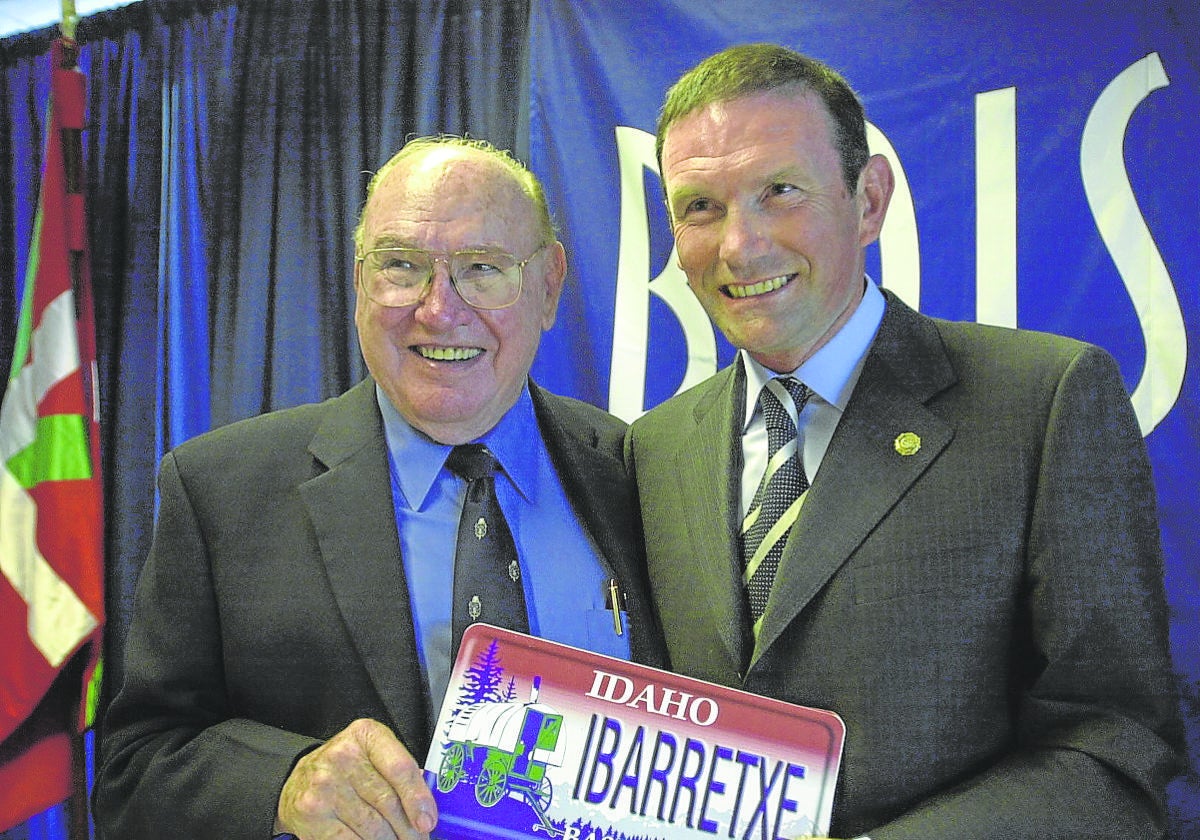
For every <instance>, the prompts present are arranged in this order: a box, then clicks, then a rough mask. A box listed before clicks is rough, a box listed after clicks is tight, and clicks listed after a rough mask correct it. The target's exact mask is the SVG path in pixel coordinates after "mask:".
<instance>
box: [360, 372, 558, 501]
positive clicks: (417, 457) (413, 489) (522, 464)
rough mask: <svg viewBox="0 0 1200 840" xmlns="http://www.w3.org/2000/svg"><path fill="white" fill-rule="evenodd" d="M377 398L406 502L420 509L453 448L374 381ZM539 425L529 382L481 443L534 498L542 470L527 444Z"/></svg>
mask: <svg viewBox="0 0 1200 840" xmlns="http://www.w3.org/2000/svg"><path fill="white" fill-rule="evenodd" d="M375 399H376V401H377V402H378V403H379V412H380V414H381V415H382V416H383V430H384V435H385V436H386V438H387V447H388V455H389V457H390V458H391V462H392V473H393V474H394V475H395V476H396V481H397V483H398V484H399V485H400V491H401V493H402V494H403V496H404V502H405V503H406V504H407V505H408V506H409V507H410V508H412V509H413V510H420V509H421V508H422V507H424V505H425V502H426V499H427V498H428V496H429V492H430V490H431V489H432V488H433V484H434V482H435V481H436V480H437V477H438V473H439V472H440V471H441V469H442V467H443V465H444V464H445V463H446V457H447V456H448V455H449V454H450V450H451V448H452V447H450V446H448V445H446V444H444V443H438V442H437V441H435V440H433V439H432V438H430V437H429V436H428V435H426V434H425V433H424V432H421V431H419V430H418V429H415V428H413V427H412V426H411V425H409V423H408V421H407V420H405V419H404V418H403V417H402V416H401V415H400V412H399V411H397V410H396V407H395V406H394V405H392V401H391V400H389V399H388V398H387V395H386V394H384V393H383V389H382V388H381V387H380V386H379V384H378V383H376V385H375ZM536 428H537V418H536V416H535V415H534V413H533V400H532V399H531V398H530V396H529V386H528V384H526V385H525V386H524V387H523V388H522V389H521V393H520V395H519V396H518V397H517V401H516V403H515V404H514V405H513V407H512V408H510V409H509V410H508V411H507V412H505V414H504V416H503V417H501V418H500V422H499V423H497V424H496V425H495V426H493V427H492V429H491V430H490V431H488V432H487V433H486V434H484V435H483V436H482V437H480V438H479V439H478V440H477V441H476V442H477V443H482V444H484V445H485V446H487V448H488V450H489V451H490V452H491V453H492V454H493V455H495V456H496V460H498V461H499V462H500V468H501V470H502V471H503V473H504V474H505V475H506V476H508V479H509V481H511V482H512V484H513V486H514V487H516V489H517V492H518V493H520V494H521V495H522V496H523V497H525V498H526V499H528V498H530V496H531V493H532V490H533V487H534V477H535V475H536V472H537V463H536V459H535V458H531V457H529V453H530V447H529V444H528V436H529V434H530V430H531V429H536Z"/></svg>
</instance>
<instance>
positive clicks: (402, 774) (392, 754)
mask: <svg viewBox="0 0 1200 840" xmlns="http://www.w3.org/2000/svg"><path fill="white" fill-rule="evenodd" d="M436 823H437V806H436V805H435V803H434V799H433V794H432V793H431V792H430V790H429V788H428V786H427V785H426V784H425V781H424V779H423V778H422V775H421V768H420V765H418V764H417V762H416V760H415V759H414V758H413V757H412V755H411V754H410V753H409V752H408V750H407V749H406V748H405V747H404V745H403V744H401V743H400V741H399V740H398V739H397V738H396V736H395V735H394V734H393V733H392V731H391V730H390V729H388V728H387V727H386V726H384V725H383V724H381V723H379V722H377V721H372V720H358V721H355V722H354V723H352V724H350V725H349V726H348V727H346V728H345V729H344V730H342V731H341V732H339V733H338V734H337V735H335V736H334V737H332V738H331V739H329V741H327V742H326V743H324V744H322V745H321V746H320V747H318V748H317V749H316V750H314V751H313V752H311V753H309V754H308V755H306V756H304V757H302V758H301V759H300V760H299V761H298V762H297V763H296V766H295V768H294V769H293V770H292V773H291V775H289V776H288V779H287V781H286V782H284V786H283V790H282V792H281V793H280V797H279V809H278V819H277V821H276V829H277V830H278V831H289V832H291V833H293V834H296V835H297V836H299V837H301V838H303V840H343V838H347V840H349V838H362V840H419V838H424V837H426V836H427V835H428V833H429V832H430V831H432V830H433V827H434V826H435V825H436Z"/></svg>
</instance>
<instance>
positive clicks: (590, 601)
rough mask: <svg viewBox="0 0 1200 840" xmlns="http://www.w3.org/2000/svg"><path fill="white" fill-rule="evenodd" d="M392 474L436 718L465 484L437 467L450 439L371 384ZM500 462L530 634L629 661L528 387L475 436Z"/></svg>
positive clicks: (446, 671) (499, 492) (500, 490)
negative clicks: (410, 418)
mask: <svg viewBox="0 0 1200 840" xmlns="http://www.w3.org/2000/svg"><path fill="white" fill-rule="evenodd" d="M375 394H376V399H377V400H378V401H379V407H380V412H381V413H382V415H383V425H384V431H385V434H386V436H387V446H388V455H389V463H390V467H391V476H392V500H393V502H394V505H395V509H396V529H397V532H398V533H399V536H400V556H401V558H402V559H403V562H404V573H405V575H406V576H407V579H408V589H409V599H410V601H411V602H412V603H411V607H412V614H413V622H414V626H415V630H416V637H417V649H418V652H419V653H420V656H421V667H422V676H423V677H424V679H425V681H426V687H427V688H428V690H429V695H430V698H431V700H432V701H433V702H432V704H431V713H432V715H433V717H434V718H435V719H436V717H437V714H438V710H439V709H440V708H441V703H442V698H443V697H444V696H445V693H446V685H447V683H448V682H449V677H450V665H451V663H450V635H451V633H450V619H451V598H452V595H453V591H454V544H455V540H456V535H457V532H458V518H459V513H460V512H461V510H462V505H463V499H464V498H465V496H466V482H465V481H464V480H463V479H461V478H458V477H457V476H455V475H454V474H452V473H451V472H450V471H449V470H447V469H445V462H446V457H447V456H448V455H449V454H450V449H451V447H449V446H446V445H444V444H440V443H436V442H435V441H433V440H432V439H430V438H429V437H428V436H426V435H425V434H423V433H421V432H419V431H417V430H416V429H414V428H413V427H412V426H410V425H409V424H408V423H407V422H406V421H405V420H404V419H403V418H402V417H401V416H400V414H399V412H398V411H396V409H395V407H394V406H393V405H392V404H391V402H390V401H389V400H388V399H387V397H386V396H385V395H384V394H383V392H382V390H381V389H380V388H379V386H378V385H377V386H376V388H375ZM478 442H479V443H483V444H484V445H486V446H487V448H488V449H489V450H490V451H491V453H492V454H493V455H495V456H496V458H497V460H498V461H499V462H500V466H501V471H499V472H498V473H497V476H496V496H497V498H498V499H499V501H500V507H501V508H502V509H503V511H504V516H505V519H506V520H507V521H508V526H509V529H510V530H511V531H512V535H513V541H514V542H515V543H516V546H517V555H518V558H519V559H520V563H521V569H522V572H523V577H522V580H523V582H524V584H525V604H526V607H527V608H528V611H529V630H530V632H531V633H532V634H533V635H535V636H541V637H542V638H545V639H551V640H553V641H556V642H562V643H563V644H568V645H572V646H574V647H578V648H585V649H587V650H592V651H595V652H597V653H603V654H607V655H609V656H615V657H619V658H621V659H629V655H630V654H629V633H628V629H627V626H628V625H627V622H625V619H624V617H623V618H622V622H623V626H624V627H625V628H626V629H625V630H624V632H623V634H622V635H620V636H618V635H617V634H616V632H615V629H614V626H613V615H612V611H611V610H609V609H607V608H606V601H605V594H606V591H607V584H608V581H609V578H610V577H611V575H610V574H609V572H608V571H607V570H606V569H605V567H604V564H603V563H602V561H601V559H600V554H599V552H598V550H597V549H596V546H595V545H594V543H593V542H592V540H591V538H590V537H589V536H588V535H587V533H586V532H585V531H584V529H583V526H582V525H581V524H580V522H579V520H578V519H577V518H576V516H575V513H574V511H573V510H572V509H571V504H570V502H569V501H568V499H567V495H566V492H565V490H564V489H563V484H562V481H561V480H560V479H559V476H558V473H557V471H556V470H555V469H554V465H553V464H552V463H551V461H550V454H549V452H547V450H546V445H545V443H544V442H543V440H542V436H541V434H540V432H539V430H538V425H537V418H536V417H535V415H534V413H533V401H532V399H531V398H530V396H529V389H528V388H524V389H522V391H521V395H520V397H519V398H518V399H517V402H516V404H515V405H514V406H513V407H512V408H511V409H509V411H508V413H506V414H505V415H504V417H503V418H501V420H500V422H499V423H497V424H496V426H495V427H494V428H493V429H492V430H491V431H489V432H488V433H487V434H485V435H484V436H483V437H481V438H479V440H478Z"/></svg>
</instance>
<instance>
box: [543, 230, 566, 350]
mask: <svg viewBox="0 0 1200 840" xmlns="http://www.w3.org/2000/svg"><path fill="white" fill-rule="evenodd" d="M545 259H546V269H545V271H544V272H543V277H544V281H543V282H545V284H546V293H545V297H544V298H543V299H542V330H543V331H545V330H548V329H550V328H551V327H552V326H554V320H555V318H556V317H557V315H558V300H559V298H560V297H562V290H563V283H564V281H565V280H566V277H567V250H566V249H565V248H564V247H563V244H562V243H561V242H555V243H553V244H552V245H548V246H546V258H545Z"/></svg>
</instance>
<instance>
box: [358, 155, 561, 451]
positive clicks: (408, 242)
mask: <svg viewBox="0 0 1200 840" xmlns="http://www.w3.org/2000/svg"><path fill="white" fill-rule="evenodd" d="M543 242H544V240H543V239H542V238H541V231H540V230H539V228H538V226H537V223H536V217H535V215H534V212H533V205H532V202H531V201H530V200H529V198H528V197H527V196H526V195H525V193H524V192H523V191H522V190H521V188H520V186H519V185H518V184H517V183H516V182H515V181H514V180H513V178H512V176H511V174H509V173H508V172H507V171H506V170H505V169H504V167H503V166H502V165H501V164H499V163H497V162H496V161H494V160H492V159H490V158H489V157H487V156H486V155H485V154H483V153H481V152H478V151H474V150H471V149H462V148H455V147H440V148H436V149H433V150H430V151H428V152H422V153H420V154H418V155H414V157H413V159H412V160H408V161H404V162H403V163H401V164H400V165H399V166H397V167H396V168H395V169H393V170H392V171H391V172H390V173H389V174H388V175H387V176H386V177H385V178H384V180H383V181H382V182H381V183H380V184H378V185H377V186H376V188H375V191H374V192H373V194H372V196H371V199H370V201H369V202H368V203H367V206H366V208H365V209H364V211H363V245H362V247H363V250H364V252H365V251H369V250H371V249H374V248H380V247H405V248H419V249H423V250H426V251H430V252H443V253H449V252H454V251H462V250H472V249H489V250H497V249H498V250H502V251H507V252H508V253H510V254H512V255H513V256H515V257H516V258H517V259H518V260H523V259H525V258H526V257H528V256H529V255H530V254H533V252H534V251H535V250H536V249H537V248H538V246H540V245H542V244H543ZM565 268H566V266H565V258H564V255H563V250H562V246H561V245H559V244H558V243H553V244H551V245H550V246H549V247H547V248H545V249H543V250H541V251H540V252H538V253H537V254H536V255H535V256H534V257H533V259H532V260H530V262H529V263H528V264H527V265H526V266H525V269H524V284H523V287H522V290H521V296H520V298H519V299H518V300H517V302H516V303H514V304H513V305H512V306H510V307H508V308H506V309H498V310H491V311H486V310H476V309H473V308H472V307H470V306H469V305H468V304H467V303H466V302H465V301H463V299H462V298H461V297H459V295H458V293H457V292H456V291H455V290H454V287H453V286H452V284H451V282H450V276H449V271H448V268H447V266H446V263H445V262H444V261H438V262H437V263H436V264H435V267H434V275H433V279H432V281H431V282H430V284H429V285H428V286H427V287H426V289H425V293H424V295H423V296H422V298H421V299H420V300H418V301H417V302H416V303H414V304H412V305H409V306H402V307H395V308H387V307H382V306H379V305H377V304H375V303H373V302H372V301H370V300H369V299H368V298H367V296H366V295H365V294H364V293H363V291H362V286H361V284H358V285H357V286H356V291H357V295H358V297H357V303H356V306H355V311H354V321H355V324H356V325H357V327H358V337H359V343H360V344H361V346H362V351H363V357H364V358H365V359H366V362H367V368H368V369H369V370H370V371H371V375H372V376H373V377H375V380H376V382H378V383H379V384H380V386H381V387H382V388H383V391H384V393H386V394H387V396H388V398H389V399H390V400H391V401H392V404H393V405H394V406H395V407H396V409H397V410H398V411H399V412H400V414H401V415H402V416H403V417H404V418H405V419H406V420H407V421H408V422H409V423H411V424H412V425H413V426H414V427H415V428H417V429H420V430H421V431H423V432H425V433H426V434H427V435H429V436H430V437H432V438H433V439H434V440H437V441H439V442H441V443H449V444H457V443H465V442H468V441H471V440H474V439H475V438H477V437H479V436H480V435H482V434H484V433H485V432H487V431H488V430H489V429H491V428H492V427H493V426H494V425H495V424H496V423H497V422H498V421H499V420H500V418H501V417H502V416H503V415H504V413H505V412H506V411H508V409H509V408H511V407H512V405H513V403H515V402H516V399H517V397H518V395H519V394H520V391H521V388H522V387H523V385H524V382H525V378H526V376H527V375H528V373H529V368H530V366H531V365H532V364H533V357H534V355H535V353H536V352H537V348H538V343H539V341H540V340H541V334H542V331H543V330H547V329H549V328H550V326H551V325H552V324H553V323H554V317H555V312H556V311H557V308H558V298H559V294H560V292H561V291H562V281H563V275H564V273H565ZM359 270H360V271H361V264H360V268H359Z"/></svg>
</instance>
